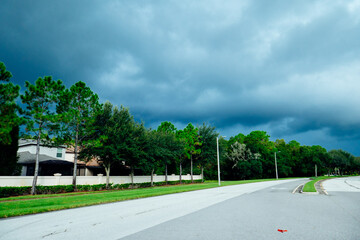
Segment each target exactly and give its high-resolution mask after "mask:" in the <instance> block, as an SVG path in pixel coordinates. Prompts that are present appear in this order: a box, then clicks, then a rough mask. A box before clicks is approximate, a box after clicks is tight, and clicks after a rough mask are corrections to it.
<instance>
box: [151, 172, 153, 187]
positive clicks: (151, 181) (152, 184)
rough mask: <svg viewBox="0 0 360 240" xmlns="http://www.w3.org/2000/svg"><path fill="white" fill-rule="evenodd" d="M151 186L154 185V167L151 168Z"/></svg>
mask: <svg viewBox="0 0 360 240" xmlns="http://www.w3.org/2000/svg"><path fill="white" fill-rule="evenodd" d="M151 186H152V187H153V186H154V169H151Z"/></svg>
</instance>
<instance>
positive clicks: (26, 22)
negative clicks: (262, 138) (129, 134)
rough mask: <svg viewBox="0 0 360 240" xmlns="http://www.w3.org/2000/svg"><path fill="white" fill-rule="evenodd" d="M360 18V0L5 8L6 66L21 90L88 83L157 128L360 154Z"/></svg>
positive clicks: (1, 54)
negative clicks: (257, 134)
mask: <svg viewBox="0 0 360 240" xmlns="http://www.w3.org/2000/svg"><path fill="white" fill-rule="evenodd" d="M359 12H360V3H359V1H358V0H355V1H347V2H344V1H325V0H324V1H292V2H291V3H289V2H287V1H256V2H255V1H226V2H223V1H181V2H179V1H59V2H49V1H35V2H26V1H3V2H2V4H1V6H0V20H1V22H2V23H6V24H2V25H1V26H0V30H1V33H2V37H1V38H0V58H1V61H4V62H5V64H6V65H7V67H8V69H9V70H10V71H12V73H13V75H14V80H15V81H16V82H17V83H19V84H20V85H23V82H24V81H25V80H29V81H34V80H35V79H36V78H37V77H39V76H44V75H53V76H54V78H56V79H58V78H60V79H62V80H63V81H64V82H65V83H66V85H67V86H70V85H71V84H73V83H75V82H77V81H79V80H82V81H85V82H86V83H87V84H88V85H90V86H91V88H92V89H93V90H94V91H95V92H97V93H98V94H99V96H100V98H101V100H102V101H106V100H109V101H111V102H112V103H113V104H114V105H120V104H123V105H125V106H128V107H130V110H131V112H132V113H133V114H134V115H135V116H136V118H137V119H142V120H144V121H145V123H146V125H148V126H151V127H156V126H157V124H159V123H160V122H161V121H166V120H168V121H169V120H170V121H172V122H174V123H176V124H177V126H179V127H183V126H184V125H186V124H187V123H188V122H193V123H195V124H196V123H197V124H201V123H202V122H204V121H205V122H209V123H211V124H213V125H215V126H216V127H218V128H219V129H220V130H221V131H222V132H224V133H226V134H227V135H229V136H232V135H236V134H237V133H239V132H240V131H242V132H244V133H248V132H249V131H252V130H257V129H260V130H266V131H268V133H269V134H270V135H271V136H272V137H274V138H285V139H286V140H291V138H295V139H300V140H301V141H302V142H301V141H300V142H301V143H303V144H319V145H324V146H325V147H328V148H337V146H339V147H342V148H344V149H345V150H346V149H349V150H352V151H354V149H357V146H358V144H357V142H358V141H359V140H360V136H359V134H358V133H357V132H359V128H360V120H359V119H360V109H359V106H358V104H357V103H358V102H359V100H360V97H358V96H357V94H356V92H357V90H359V88H360V81H359V76H360V57H359V56H360V41H358V39H360V30H359V29H360V17H359V16H360V15H359V14H358V13H359ZM354 153H356V154H360V150H355V152H354Z"/></svg>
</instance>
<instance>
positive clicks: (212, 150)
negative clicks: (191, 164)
mask: <svg viewBox="0 0 360 240" xmlns="http://www.w3.org/2000/svg"><path fill="white" fill-rule="evenodd" d="M198 134H199V138H200V140H201V142H202V144H201V146H200V149H201V151H200V154H199V155H198V159H197V162H198V164H199V165H200V167H201V168H203V169H204V176H207V178H209V179H215V178H216V177H217V171H216V169H217V159H216V154H217V152H216V148H217V146H216V138H217V137H218V136H219V133H217V132H216V130H215V127H213V126H207V125H206V124H205V123H203V125H202V126H200V127H199V130H198Z"/></svg>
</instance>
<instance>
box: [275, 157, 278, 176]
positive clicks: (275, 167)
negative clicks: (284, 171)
mask: <svg viewBox="0 0 360 240" xmlns="http://www.w3.org/2000/svg"><path fill="white" fill-rule="evenodd" d="M275 172H276V179H279V177H278V171H277V162H276V152H275Z"/></svg>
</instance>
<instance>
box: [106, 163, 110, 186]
mask: <svg viewBox="0 0 360 240" xmlns="http://www.w3.org/2000/svg"><path fill="white" fill-rule="evenodd" d="M105 172H106V189H109V182H110V165H109V166H106V167H105Z"/></svg>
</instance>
